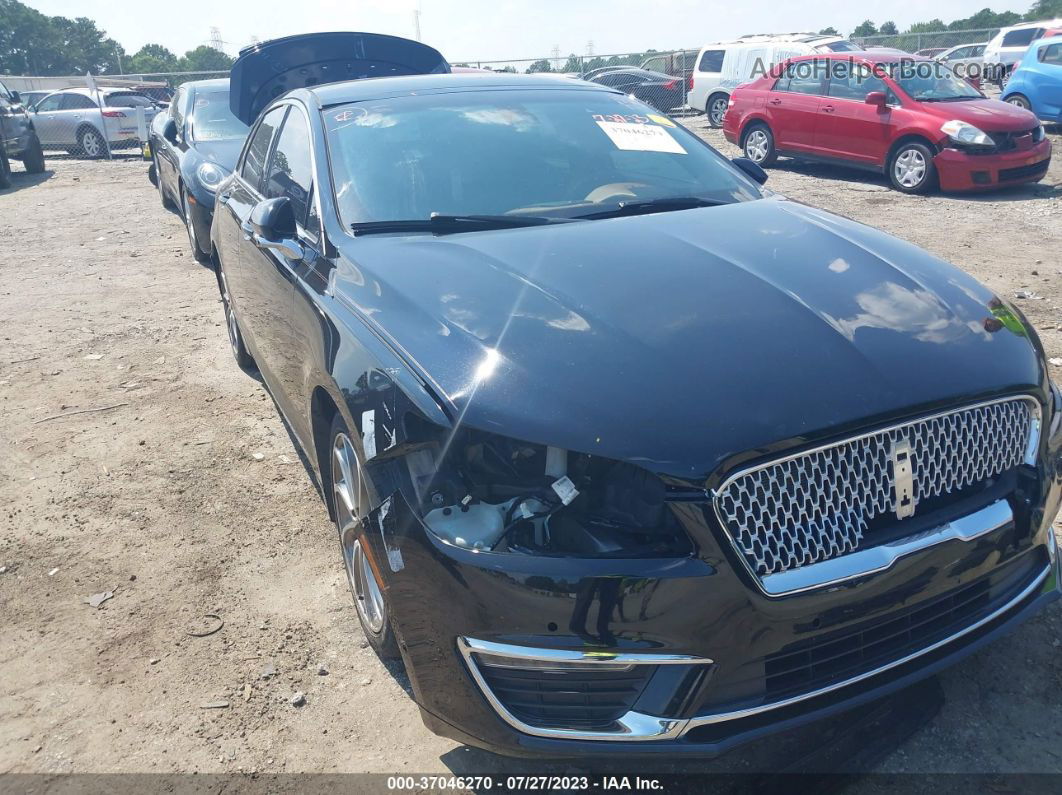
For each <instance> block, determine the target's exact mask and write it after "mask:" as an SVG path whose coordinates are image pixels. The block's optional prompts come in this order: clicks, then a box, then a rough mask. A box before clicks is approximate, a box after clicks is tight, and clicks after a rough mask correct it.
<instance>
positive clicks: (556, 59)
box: [549, 44, 561, 71]
mask: <svg viewBox="0 0 1062 795" xmlns="http://www.w3.org/2000/svg"><path fill="white" fill-rule="evenodd" d="M549 54H550V55H551V56H552V57H553V69H554V71H556V70H558V69H560V68H561V59H560V45H559V44H554V45H553V49H552V50H550V51H549Z"/></svg>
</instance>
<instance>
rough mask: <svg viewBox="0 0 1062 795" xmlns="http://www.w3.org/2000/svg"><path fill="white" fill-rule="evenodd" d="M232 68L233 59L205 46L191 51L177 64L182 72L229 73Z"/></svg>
mask: <svg viewBox="0 0 1062 795" xmlns="http://www.w3.org/2000/svg"><path fill="white" fill-rule="evenodd" d="M231 68H232V58H230V57H229V56H227V55H226V54H225V53H223V52H222V51H221V50H215V49H214V48H213V47H208V46H206V45H205V44H203V45H200V46H199V47H196V48H195V49H194V50H189V51H188V52H186V53H185V54H184V56H183V57H182V58H181V60H180V61H178V62H177V70H178V71H180V72H227V71H229V69H231Z"/></svg>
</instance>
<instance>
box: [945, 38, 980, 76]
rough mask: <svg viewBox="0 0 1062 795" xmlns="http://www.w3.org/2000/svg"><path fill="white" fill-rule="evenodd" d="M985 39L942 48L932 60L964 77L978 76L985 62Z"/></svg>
mask: <svg viewBox="0 0 1062 795" xmlns="http://www.w3.org/2000/svg"><path fill="white" fill-rule="evenodd" d="M986 46H988V42H987V41H982V42H981V43H980V44H959V45H958V46H956V47H952V48H950V49H947V50H944V52H942V53H941V54H940V55H938V56H936V58H935V59H934V60H936V61H939V62H940V63H943V64H947V65H948V66H950V67H951V68H952V69H953V70H954V72H955V74H957V75H959V76H960V77H965V78H968V79H969V78H980V77H981V71H982V69H983V68H984V63H985V47H986Z"/></svg>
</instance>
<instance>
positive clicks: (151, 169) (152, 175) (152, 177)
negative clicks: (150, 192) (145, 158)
mask: <svg viewBox="0 0 1062 795" xmlns="http://www.w3.org/2000/svg"><path fill="white" fill-rule="evenodd" d="M148 182H150V183H151V184H152V185H154V186H155V187H158V184H159V178H158V172H156V171H155V158H154V156H152V158H151V165H150V166H148Z"/></svg>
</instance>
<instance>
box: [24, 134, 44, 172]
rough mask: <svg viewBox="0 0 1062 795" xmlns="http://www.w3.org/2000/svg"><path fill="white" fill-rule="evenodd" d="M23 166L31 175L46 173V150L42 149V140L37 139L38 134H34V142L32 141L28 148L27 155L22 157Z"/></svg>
mask: <svg viewBox="0 0 1062 795" xmlns="http://www.w3.org/2000/svg"><path fill="white" fill-rule="evenodd" d="M22 165H24V166H25V167H26V171H27V172H28V173H30V174H41V173H43V172H44V149H42V148H41V139H40V138H38V137H37V135H36V133H34V135H33V140H31V141H30V145H29V146H28V147H27V148H26V153H25V154H24V155H23V156H22Z"/></svg>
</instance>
